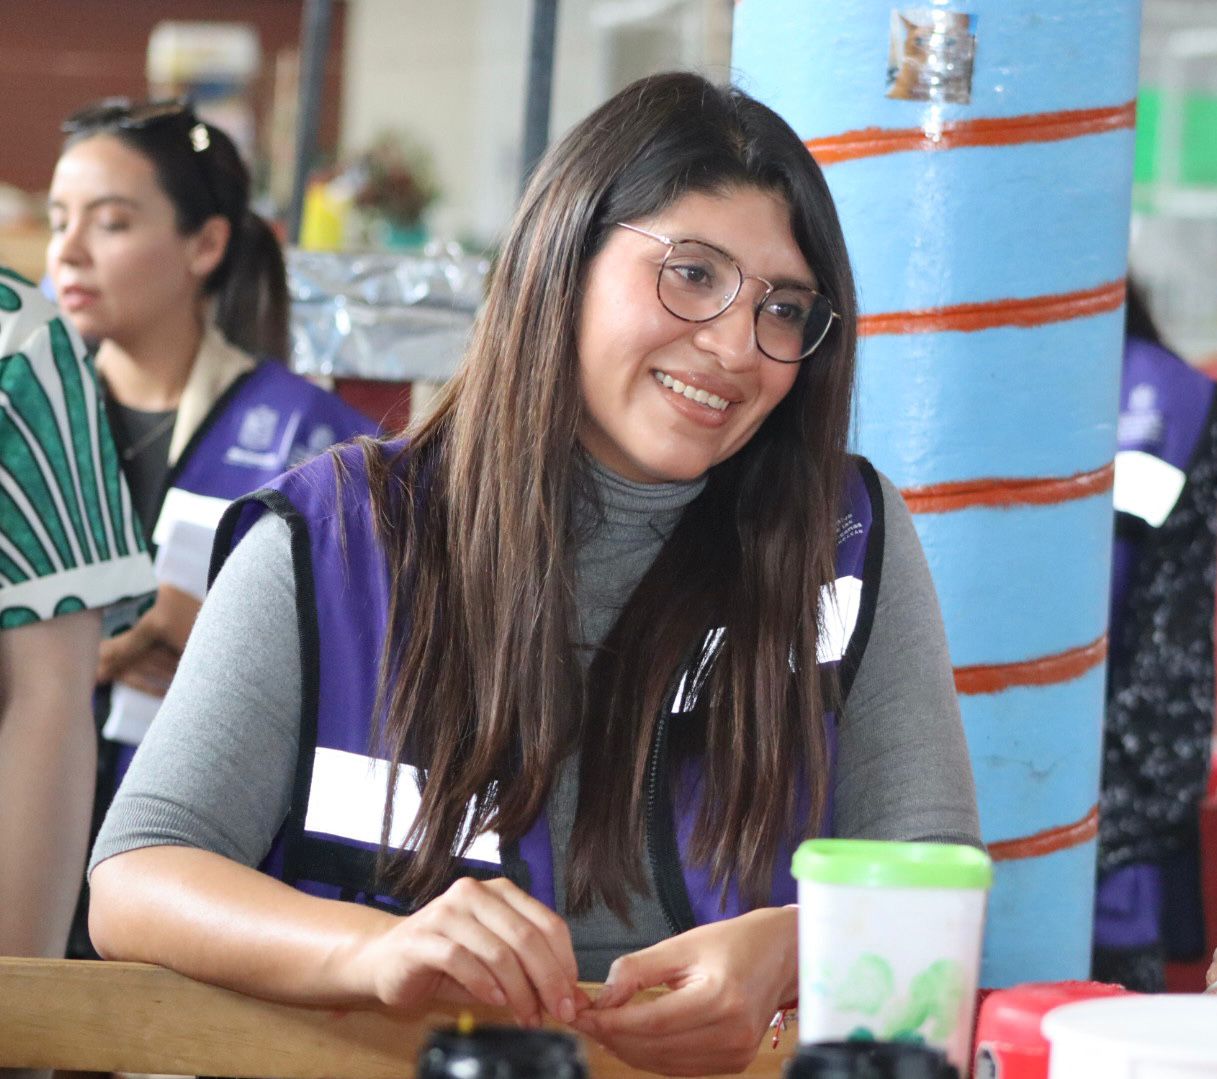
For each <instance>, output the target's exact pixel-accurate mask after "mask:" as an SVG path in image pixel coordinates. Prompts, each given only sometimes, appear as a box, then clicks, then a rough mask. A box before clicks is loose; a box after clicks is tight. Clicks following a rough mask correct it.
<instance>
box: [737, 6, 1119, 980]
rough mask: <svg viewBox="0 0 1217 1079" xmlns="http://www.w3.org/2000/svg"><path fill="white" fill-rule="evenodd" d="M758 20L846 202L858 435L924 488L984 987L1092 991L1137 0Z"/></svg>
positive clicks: (743, 42) (918, 516)
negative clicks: (977, 859) (956, 717)
mask: <svg viewBox="0 0 1217 1079" xmlns="http://www.w3.org/2000/svg"><path fill="white" fill-rule="evenodd" d="M735 11H736V15H735V38H734V54H733V68H734V73H735V81H736V82H737V83H738V85H740V86H741V87H742V88H743V89H745V90H747V91H748V92H749V93H751V94H753V95H754V96H756V97H758V98H760V99H761V100H763V101H765V102H766V103H768V104H769V105H771V106H773V107H774V108H775V109H777V110H778V112H780V113H781V114H782V115H783V116H784V117H785V118H786V119H787V120H788V121H789V122H790V123H791V125H792V126H793V127H794V128H795V130H796V131H797V132H798V134H799V135H800V137H801V138H803V139H805V140H807V141H808V143H809V146H810V147H811V148H812V151H813V152H814V153H815V155H816V156H817V158H818V159H819V160H820V161H821V163H822V164H823V165H824V169H825V175H826V176H827V178H828V182H829V185H830V187H831V188H832V192H833V195H834V198H835V199H836V202H837V207H838V210H839V212H840V214H841V218H842V223H843V225H844V229H845V237H846V241H847V243H848V245H849V249H850V253H851V256H852V258H853V263H854V269H855V273H856V275H857V280H858V288H859V297H860V301H861V308H862V314H863V326H862V329H863V334H864V336H863V339H862V344H861V350H860V357H859V384H858V419H857V424H856V427H855V432H854V443H855V445H856V447H857V449H858V450H859V452H861V453H864V454H866V455H867V456H868V457H870V458H871V459H872V460H873V461H874V462H875V464H876V465H877V466H878V467H879V468H880V469H881V470H883V471H884V472H886V473H887V474H888V475H889V476H890V477H891V478H892V479H893V481H895V483H896V484H897V485H898V486H900V487H901V488H902V489H903V490H904V491H905V492H906V497H908V499H909V502H910V506H911V507H912V508H913V510H914V513H915V520H916V522H917V526H918V531H919V533H920V535H921V538H922V542H923V544H924V546H925V549H926V554H927V557H928V558H929V561H930V567H931V570H932V572H933V574H934V578H935V582H936V584H937V587H938V591H939V595H940V598H941V601H942V606H943V614H944V616H945V619H946V625H947V634H948V638H949V641H950V645H951V653H952V658H953V661H954V663H955V665H956V670H957V672H958V681H959V684H960V688H961V698H960V703H961V707H962V710H963V716H964V723H965V726H966V729H967V733H968V739H969V744H970V746H971V751H972V761H973V768H974V770H975V773H976V781H977V788H978V793H979V797H980V806H981V823H982V828H983V831H984V837H985V840H986V842H988V843H989V844H990V845H991V847H992V849H993V851H994V853H995V856H996V857H997V858H999V859H1000V860H999V861H998V864H997V876H996V882H995V885H994V891H993V895H992V898H991V902H990V909H989V925H988V932H987V937H986V943H985V952H984V960H983V969H982V972H981V984H982V985H987V986H1002V985H1009V984H1012V983H1015V982H1019V981H1028V980H1056V979H1065V978H1084V977H1087V976H1088V973H1089V966H1090V937H1091V918H1092V909H1093V898H1094V895H1093V893H1094V856H1095V845H1094V828H1093V823H1094V807H1095V805H1096V803H1097V800H1098V782H1099V760H1100V729H1101V723H1102V713H1103V664H1102V641H1103V639H1104V635H1105V633H1106V622H1107V592H1108V586H1109V570H1110V550H1111V522H1112V509H1111V492H1110V474H1109V472H1108V471H1107V470H1108V468H1109V466H1110V463H1111V461H1112V457H1113V455H1114V451H1115V417H1116V412H1117V393H1118V386H1119V369H1120V349H1121V341H1122V325H1123V316H1122V309H1121V307H1120V302H1121V286H1120V282H1121V280H1122V279H1123V277H1124V275H1125V272H1126V252H1127V243H1128V219H1129V207H1130V198H1131V184H1132V158H1133V132H1132V118H1131V102H1132V101H1133V100H1134V99H1135V97H1136V88H1137V60H1138V36H1139V29H1140V6H1139V3H1138V2H1137V0H1053V2H1051V3H1046V2H1044V0H971V2H964V0H958V2H954V0H952V2H941V0H940V2H929V0H921V2H908V3H904V2H902V0H887V2H879V0H739V2H738V3H737V5H736V9H735ZM901 13H902V14H904V15H905V17H906V19H907V22H902V21H900V20H899V18H898V15H899V14H901ZM893 27H895V30H893ZM918 27H921V29H918ZM910 35H912V37H911V38H910ZM893 38H894V39H895V42H896V46H895V48H894V49H893V45H892V42H893ZM965 39H966V40H965ZM969 58H970V65H971V77H970V79H968V78H966V77H964V76H965V75H966V69H967V64H968V62H969ZM893 60H894V62H893ZM935 73H938V75H939V76H940V78H939V79H938V80H937V81H936V80H935V78H934V77H933V76H934V74H935ZM893 92H894V93H895V94H896V95H900V94H901V93H903V94H904V96H892V93H893ZM948 98H949V99H948ZM902 313H904V314H905V315H907V317H903V318H902V317H893V318H879V317H878V316H901V314H902ZM1070 478H1073V484H1072V485H1070V484H1068V483H1064V484H1063V483H1061V482H1059V481H1063V480H1069V479H1070ZM934 495H940V496H941V495H945V496H947V499H946V502H945V503H944V502H942V501H941V500H937V501H936V500H934V499H933V498H932V497H930V496H934ZM1071 657H1072V661H1071ZM1079 657H1081V658H1079ZM978 671H979V673H980V674H981V675H982V676H983V677H982V678H981V679H980V685H981V686H982V687H983V690H978V689H977V680H976V678H974V677H972V676H973V675H976V674H977V672H978Z"/></svg>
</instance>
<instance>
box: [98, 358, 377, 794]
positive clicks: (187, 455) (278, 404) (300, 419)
mask: <svg viewBox="0 0 1217 1079" xmlns="http://www.w3.org/2000/svg"><path fill="white" fill-rule="evenodd" d="M375 432H376V424H375V423H373V422H372V421H371V420H370V419H368V418H367V417H366V416H364V415H363V414H362V413H360V412H357V411H356V410H355V409H353V408H351V407H350V405H348V404H346V403H345V402H343V401H341V400H340V399H339V398H338V397H336V396H335V395H334V394H332V393H327V392H326V391H325V390H322V389H321V388H319V387H318V386H314V385H313V384H312V383H311V382H309V381H308V380H307V379H304V378H301V377H300V376H299V375H294V374H292V373H291V372H290V371H288V370H287V369H286V368H285V367H282V366H281V365H279V364H277V363H270V362H263V363H260V364H258V366H257V367H255V368H254V369H253V370H252V371H250V372H249V373H248V374H245V375H242V376H241V377H240V378H238V379H237V380H236V381H235V382H234V383H233V384H232V385H231V386H230V387H229V388H228V389H227V390H226V391H225V392H224V393H223V394H222V395H221V397H220V398H219V400H217V401H216V403H215V404H214V405H213V406H212V408H211V410H210V412H209V413H208V414H207V417H206V418H205V419H204V420H203V422H202V424H200V426H199V428H198V430H197V431H196V432H195V434H194V436H193V437H192V438H191V440H190V442H189V443H187V445H186V447H185V449H184V450H183V451H182V454H181V456H180V457H179V458H178V460H177V462H176V463H175V464H174V465H173V466H172V467H171V468H170V470H169V473H168V475H167V476H166V479H165V495H164V499H163V502H162V505H161V509H160V515H159V518H158V520H157V524H156V527H155V529H154V532H153V535H152V537H150V538H151V539H152V541H153V544H154V546H159V545H162V544H164V543H165V542H166V541H167V539H170V537H172V536H173V532H174V528H175V526H176V525H177V524H178V522H180V521H186V522H190V523H191V524H192V525H193V526H196V527H195V530H194V532H193V533H187V535H188V536H189V537H190V538H191V539H193V541H194V542H193V543H192V546H194V547H196V548H197V547H200V546H201V547H202V548H203V553H202V565H201V569H200V572H199V573H198V578H199V579H198V587H197V589H196V588H189V587H188V588H186V590H187V591H198V592H199V594H201V590H202V586H203V584H204V579H205V571H206V550H208V549H209V543H210V535H209V532H208V530H209V529H211V530H213V529H214V528H215V526H216V524H218V522H219V518H220V516H221V515H222V513H223V511H224V509H225V508H227V505H228V504H229V503H230V502H231V501H232V500H233V499H235V498H240V497H241V496H242V495H247V494H249V493H250V492H251V491H255V490H257V489H258V488H259V487H262V486H263V485H265V484H266V483H268V482H269V481H270V480H272V479H274V477H276V476H278V475H279V474H280V473H282V472H285V471H286V470H288V469H289V468H292V467H293V466H294V465H296V464H299V463H300V462H302V461H304V460H306V459H307V458H310V457H314V456H316V455H317V454H318V453H320V452H321V451H322V450H325V449H328V448H329V447H330V446H332V445H333V444H334V443H336V442H344V441H346V440H347V439H350V438H354V437H355V436H356V435H368V434H374V433H375ZM179 534H180V533H179ZM196 535H197V536H199V537H201V538H195V536H196ZM172 553H173V552H172V551H170V550H167V551H165V552H164V555H165V556H166V558H165V559H164V560H162V566H163V565H164V563H165V561H167V560H168V556H170V555H171V554H172ZM196 557H197V556H196ZM184 560H185V559H180V560H179V561H184ZM187 575H189V574H187ZM161 576H162V577H164V573H163V572H162V573H161ZM168 579H169V581H170V583H179V582H177V581H175V580H174V579H173V577H172V576H170V577H169V578H168ZM150 719H151V715H150V714H149V715H146V716H141V717H138V718H136V719H133V720H130V721H128V722H127V724H126V726H125V729H123V730H122V733H119V734H117V735H115V736H114V738H115V741H116V743H117V745H116V751H115V752H116V756H115V759H114V780H113V782H114V785H115V786H117V784H118V782H119V781H121V779H122V777H123V776H124V775H125V774H126V771H127V768H128V767H129V765H130V763H131V758H132V757H133V756H134V754H135V749H136V746H137V744H138V742H139V739H140V737H141V736H142V729H141V725H142V727H143V728H146V726H147V723H148V722H150ZM114 726H116V727H118V726H120V724H118V723H115V724H114ZM113 731H114V728H113V727H111V726H110V725H109V724H108V725H107V733H108V734H113Z"/></svg>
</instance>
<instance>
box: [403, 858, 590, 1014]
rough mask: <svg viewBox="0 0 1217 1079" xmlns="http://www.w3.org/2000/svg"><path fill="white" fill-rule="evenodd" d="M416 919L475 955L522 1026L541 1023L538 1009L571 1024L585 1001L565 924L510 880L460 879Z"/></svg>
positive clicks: (416, 916) (415, 917)
mask: <svg viewBox="0 0 1217 1079" xmlns="http://www.w3.org/2000/svg"><path fill="white" fill-rule="evenodd" d="M414 919H419V920H421V921H422V922H423V923H424V924H425V925H427V926H428V928H430V929H432V930H434V931H436V932H439V933H442V934H443V935H445V936H449V937H451V938H452V939H453V940H455V941H457V942H459V943H460V944H462V945H463V946H465V947H467V948H469V949H470V950H471V951H473V952H474V953H475V954H476V955H477V956H478V958H479V959H480V960H481V961H482V962H484V963H485V964H486V965H487V966H488V967H489V968H490V969H491V970H492V971H493V972H494V975H495V977H496V978H497V979H498V982H499V984H500V985H501V986H502V988H503V991H504V992H505V993H506V995H507V1000H508V1004H509V1006H510V1007H511V1009H512V1011H513V1012H514V1013H515V1014H516V1016H517V1017H518V1018H519V1019H520V1020H521V1022H524V1023H528V1024H533V1023H539V1022H540V1020H541V1012H542V1009H544V1010H546V1011H548V1012H549V1013H550V1014H551V1015H554V1016H556V1017H557V1018H559V1019H563V1020H564V1021H567V1022H569V1021H570V1020H571V1019H574V1017H575V1013H576V1010H577V1004H584V1003H585V999H583V998H582V996H581V994H577V990H576V984H575V983H576V978H577V969H576V966H575V959H574V950H573V949H572V947H571V944H570V933H569V931H568V930H567V928H566V925H565V923H563V922H562V920H561V919H559V918H558V917H557V915H555V914H553V912H552V911H550V910H549V909H548V908H547V907H545V906H544V905H543V904H541V903H539V902H537V901H536V900H535V899H533V898H531V897H530V896H528V895H526V894H525V893H523V892H522V891H520V889H518V888H517V887H516V886H515V885H513V884H512V883H511V882H510V881H507V880H494V881H488V882H480V881H476V880H473V879H471V878H463V879H461V880H458V881H457V882H456V883H455V884H453V885H452V887H451V888H449V889H448V891H446V892H445V893H444V894H443V895H442V896H440V897H439V898H437V899H435V900H433V901H432V902H431V903H429V904H428V905H427V906H426V907H424V908H423V909H422V910H421V911H420V912H419V913H418V914H417V915H415V916H414ZM412 920H413V919H412Z"/></svg>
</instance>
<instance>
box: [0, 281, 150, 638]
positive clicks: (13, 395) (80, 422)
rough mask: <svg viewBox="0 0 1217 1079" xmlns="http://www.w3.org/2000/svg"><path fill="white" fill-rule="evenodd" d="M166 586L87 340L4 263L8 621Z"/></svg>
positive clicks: (0, 607)
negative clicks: (147, 542)
mask: <svg viewBox="0 0 1217 1079" xmlns="http://www.w3.org/2000/svg"><path fill="white" fill-rule="evenodd" d="M155 587H156V582H155V580H154V578H153V576H152V566H151V563H150V562H149V559H148V555H147V552H146V548H145V546H144V540H143V537H142V536H141V534H140V529H139V524H138V522H137V521H136V520H135V515H134V513H132V510H131V496H130V494H129V493H128V491H127V485H126V483H125V481H124V480H123V477H122V472H121V470H120V468H119V462H118V454H117V452H116V451H115V448H114V440H113V438H112V437H111V435H110V430H109V428H108V427H107V426H106V422H105V412H104V410H103V408H102V407H101V399H100V395H99V393H98V386H97V378H96V375H95V374H94V371H93V367H92V364H91V363H90V361H89V360H88V359H87V358H86V356H85V349H84V346H83V345H82V343H81V340H80V338H79V337H78V336H77V335H76V333H75V331H74V330H72V329H71V328H70V327H69V326H68V324H67V323H66V322H65V321H64V320H62V319H61V318H60V317H59V315H58V313H57V312H56V310H55V308H54V307H53V306H52V305H51V304H50V303H49V302H48V301H47V300H46V298H45V297H44V296H42V294H41V293H40V292H39V291H38V289H37V288H36V287H35V286H34V285H32V284H31V283H30V282H28V281H26V280H25V279H24V278H23V277H20V276H19V275H17V274H15V273H13V272H12V271H10V270H6V269H3V268H0V630H4V629H13V628H15V627H17V626H23V625H26V624H28V623H31V622H37V621H41V620H43V619H47V618H53V617H54V616H56V615H60V614H70V613H71V612H73V611H80V610H86V609H93V608H105V607H109V606H111V605H113V604H114V603H116V602H118V601H121V600H128V599H133V598H136V597H139V596H141V595H143V594H145V593H148V592H151V591H152V590H153V589H154V588H155Z"/></svg>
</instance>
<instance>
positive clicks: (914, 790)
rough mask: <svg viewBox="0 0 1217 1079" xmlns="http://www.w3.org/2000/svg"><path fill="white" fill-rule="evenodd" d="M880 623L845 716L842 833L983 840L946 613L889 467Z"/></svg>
mask: <svg viewBox="0 0 1217 1079" xmlns="http://www.w3.org/2000/svg"><path fill="white" fill-rule="evenodd" d="M880 483H881V485H882V489H883V514H884V520H885V529H884V532H885V543H884V549H883V568H882V574H881V577H880V584H879V595H878V604H877V607H876V610H875V620H874V625H873V628H872V630H871V635H870V640H869V642H868V644H867V647H866V651H865V652H864V653H863V656H862V662H861V664H860V665H859V668H858V672H857V675H856V676H855V678H854V682H853V685H852V686H851V688H850V692H849V696H848V697H847V699H846V700H845V702H844V706H843V708H842V714H841V717H840V731H839V741H838V746H839V753H838V763H837V786H836V803H835V806H834V815H835V825H836V833H837V834H838V835H840V836H843V837H852V838H860V839H897V840H929V841H937V842H950V843H970V844H973V845H979V844H980V824H979V820H978V817H977V811H976V791H975V785H974V783H973V780H972V767H971V762H970V760H969V757H968V747H967V743H966V741H965V739H964V732H963V726H962V723H961V721H960V716H959V703H958V701H957V700H956V696H955V682H954V674H953V670H952V667H951V657H950V655H949V653H948V652H947V642H946V633H945V631H944V629H943V625H942V613H941V611H940V609H939V606H938V598H937V596H936V595H935V592H934V584H933V581H932V580H931V579H930V571H929V567H928V566H927V564H926V560H925V555H924V553H923V552H922V550H921V543H920V541H919V540H918V538H917V533H916V531H915V530H914V528H913V520H912V517H911V516H910V514H909V511H908V508H907V507H906V506H905V504H904V500H903V499H902V498H901V497H900V492H899V491H898V490H897V489H896V488H895V487H894V486H893V485H892V483H891V481H889V480H888V479H887V478H886V477H884V476H880Z"/></svg>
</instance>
